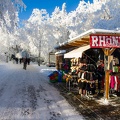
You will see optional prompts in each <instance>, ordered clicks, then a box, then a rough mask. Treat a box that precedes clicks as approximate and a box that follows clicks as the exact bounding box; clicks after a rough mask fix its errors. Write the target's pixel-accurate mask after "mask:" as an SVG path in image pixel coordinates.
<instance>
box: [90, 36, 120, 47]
mask: <svg viewBox="0 0 120 120" xmlns="http://www.w3.org/2000/svg"><path fill="white" fill-rule="evenodd" d="M90 47H91V48H120V36H117V35H96V34H91V35H90Z"/></svg>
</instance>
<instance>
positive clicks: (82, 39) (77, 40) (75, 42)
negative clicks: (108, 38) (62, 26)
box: [55, 29, 120, 49]
mask: <svg viewBox="0 0 120 120" xmlns="http://www.w3.org/2000/svg"><path fill="white" fill-rule="evenodd" d="M90 34H107V35H110V34H116V35H120V31H117V30H105V29H90V30H88V31H86V32H84V33H82V34H80V35H78V36H77V37H74V38H72V39H69V40H67V41H65V42H63V43H61V44H60V45H58V46H56V47H55V49H68V48H75V47H82V46H85V45H89V44H90V43H89V39H90Z"/></svg>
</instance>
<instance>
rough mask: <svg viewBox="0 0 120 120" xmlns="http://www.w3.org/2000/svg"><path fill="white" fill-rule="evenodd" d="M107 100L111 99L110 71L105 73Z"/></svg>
mask: <svg viewBox="0 0 120 120" xmlns="http://www.w3.org/2000/svg"><path fill="white" fill-rule="evenodd" d="M105 98H106V99H108V98H109V70H106V71H105Z"/></svg>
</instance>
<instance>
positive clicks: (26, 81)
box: [0, 62, 84, 120]
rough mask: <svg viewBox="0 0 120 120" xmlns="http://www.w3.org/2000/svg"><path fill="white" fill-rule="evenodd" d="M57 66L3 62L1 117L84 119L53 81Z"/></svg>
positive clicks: (18, 119)
mask: <svg viewBox="0 0 120 120" xmlns="http://www.w3.org/2000/svg"><path fill="white" fill-rule="evenodd" d="M53 70H55V68H48V67H46V66H42V65H41V66H38V65H35V64H31V65H29V66H27V70H24V69H22V64H13V63H12V62H9V63H3V62H0V120H83V119H84V118H83V116H82V115H79V113H78V112H77V111H75V109H74V108H73V107H72V106H71V105H70V104H69V103H68V102H67V101H66V100H65V99H64V98H63V97H62V96H61V95H60V94H59V91H57V90H56V89H55V88H54V87H52V86H51V85H50V84H49V79H48V77H47V75H48V74H49V73H51V71H53Z"/></svg>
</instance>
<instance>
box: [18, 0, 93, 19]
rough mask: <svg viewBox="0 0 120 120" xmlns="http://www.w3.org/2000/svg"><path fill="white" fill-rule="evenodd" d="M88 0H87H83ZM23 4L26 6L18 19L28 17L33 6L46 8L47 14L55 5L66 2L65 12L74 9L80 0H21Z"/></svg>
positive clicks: (59, 5) (60, 5)
mask: <svg viewBox="0 0 120 120" xmlns="http://www.w3.org/2000/svg"><path fill="white" fill-rule="evenodd" d="M85 1H88V0H85ZM89 1H92V0H89ZM23 2H24V3H25V5H26V6H27V8H26V11H23V12H21V13H20V14H19V18H20V20H26V19H28V18H29V17H30V15H31V13H32V10H33V9H34V8H38V9H46V10H47V12H48V13H49V14H51V13H52V12H53V11H54V9H55V7H56V6H58V7H60V9H61V7H62V4H63V3H66V6H67V8H66V10H67V12H70V11H72V10H75V9H76V7H77V6H78V4H79V2H80V0H23Z"/></svg>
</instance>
